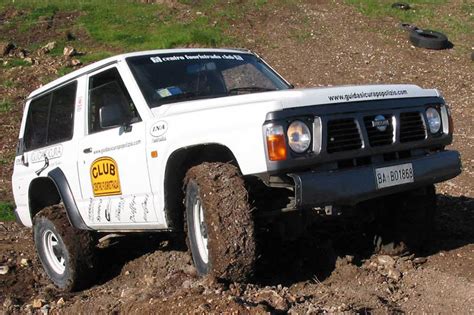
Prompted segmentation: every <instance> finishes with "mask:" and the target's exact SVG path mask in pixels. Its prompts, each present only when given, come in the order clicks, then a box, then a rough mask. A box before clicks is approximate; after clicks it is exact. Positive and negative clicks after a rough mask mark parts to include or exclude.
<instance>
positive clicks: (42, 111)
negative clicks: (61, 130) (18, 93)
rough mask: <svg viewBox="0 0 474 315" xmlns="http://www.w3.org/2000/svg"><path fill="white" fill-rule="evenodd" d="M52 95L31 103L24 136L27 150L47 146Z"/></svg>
mask: <svg viewBox="0 0 474 315" xmlns="http://www.w3.org/2000/svg"><path fill="white" fill-rule="evenodd" d="M50 103H51V94H48V95H45V96H42V97H40V98H37V99H35V100H32V101H31V103H30V108H29V110H28V116H27V118H26V126H25V134H24V136H23V139H24V144H25V149H26V150H31V149H36V148H39V147H42V146H45V145H46V137H47V134H48V113H49V104H50Z"/></svg>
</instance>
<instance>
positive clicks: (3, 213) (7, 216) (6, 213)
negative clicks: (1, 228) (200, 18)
mask: <svg viewBox="0 0 474 315" xmlns="http://www.w3.org/2000/svg"><path fill="white" fill-rule="evenodd" d="M0 221H3V222H5V221H15V215H14V214H13V205H11V204H10V203H7V202H3V201H0Z"/></svg>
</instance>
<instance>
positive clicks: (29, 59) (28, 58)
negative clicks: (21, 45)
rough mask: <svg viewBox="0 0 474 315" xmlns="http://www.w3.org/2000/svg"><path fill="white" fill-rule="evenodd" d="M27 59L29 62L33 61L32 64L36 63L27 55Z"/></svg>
mask: <svg viewBox="0 0 474 315" xmlns="http://www.w3.org/2000/svg"><path fill="white" fill-rule="evenodd" d="M25 61H26V62H28V63H31V64H34V63H35V61H34V60H33V59H31V58H30V57H26V58H25Z"/></svg>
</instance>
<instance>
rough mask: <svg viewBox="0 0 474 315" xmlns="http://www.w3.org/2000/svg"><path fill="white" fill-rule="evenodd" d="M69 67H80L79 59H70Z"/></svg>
mask: <svg viewBox="0 0 474 315" xmlns="http://www.w3.org/2000/svg"><path fill="white" fill-rule="evenodd" d="M71 65H72V66H73V67H76V66H80V65H82V62H81V61H80V60H79V59H72V60H71Z"/></svg>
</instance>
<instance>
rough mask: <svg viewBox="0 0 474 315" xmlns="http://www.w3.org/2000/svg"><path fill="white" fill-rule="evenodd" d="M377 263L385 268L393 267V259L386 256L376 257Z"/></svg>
mask: <svg viewBox="0 0 474 315" xmlns="http://www.w3.org/2000/svg"><path fill="white" fill-rule="evenodd" d="M377 262H378V264H379V265H382V266H384V267H385V268H388V267H393V266H395V259H393V258H392V257H390V256H388V255H379V256H377Z"/></svg>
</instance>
